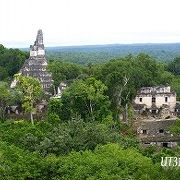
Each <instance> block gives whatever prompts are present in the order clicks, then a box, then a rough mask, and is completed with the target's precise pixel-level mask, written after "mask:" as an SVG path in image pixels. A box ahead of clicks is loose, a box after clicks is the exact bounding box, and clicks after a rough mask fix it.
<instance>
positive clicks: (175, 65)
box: [167, 57, 180, 75]
mask: <svg viewBox="0 0 180 180" xmlns="http://www.w3.org/2000/svg"><path fill="white" fill-rule="evenodd" d="M167 69H168V70H169V71H170V72H172V73H173V74H175V75H180V57H176V58H175V59H174V60H173V61H172V62H170V63H169V64H168V67H167Z"/></svg>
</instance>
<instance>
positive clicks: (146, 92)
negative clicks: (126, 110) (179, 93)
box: [134, 86, 176, 116]
mask: <svg viewBox="0 0 180 180" xmlns="http://www.w3.org/2000/svg"><path fill="white" fill-rule="evenodd" d="M134 103H135V104H134V107H135V110H136V111H138V112H139V113H142V112H143V111H145V110H146V111H148V112H149V113H151V114H153V115H157V114H161V115H165V116H168V115H172V114H173V113H174V112H175V107H176V93H175V92H173V91H171V87H170V86H157V87H143V88H141V89H140V91H139V92H138V93H137V96H136V98H135V100H134Z"/></svg>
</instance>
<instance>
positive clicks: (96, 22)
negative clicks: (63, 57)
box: [0, 0, 180, 47]
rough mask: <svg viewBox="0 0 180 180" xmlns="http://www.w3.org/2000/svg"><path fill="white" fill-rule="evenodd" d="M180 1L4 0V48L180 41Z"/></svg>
mask: <svg viewBox="0 0 180 180" xmlns="http://www.w3.org/2000/svg"><path fill="white" fill-rule="evenodd" d="M179 9H180V0H0V44H3V45H5V46H6V47H29V45H30V44H32V43H33V42H34V40H35V37H36V33H37V30H38V29H42V30H43V33H44V43H45V46H57V45H60V46H62V45H84V44H112V43H119V44H126V43H162V42H163V43H166V42H180V10H179Z"/></svg>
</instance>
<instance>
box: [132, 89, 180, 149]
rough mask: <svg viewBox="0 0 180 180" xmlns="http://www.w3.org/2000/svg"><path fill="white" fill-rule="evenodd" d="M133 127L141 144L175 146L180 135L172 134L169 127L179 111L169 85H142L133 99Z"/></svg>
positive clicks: (179, 139)
mask: <svg viewBox="0 0 180 180" xmlns="http://www.w3.org/2000/svg"><path fill="white" fill-rule="evenodd" d="M134 110H135V112H136V119H135V123H134V126H135V129H136V131H137V135H138V137H139V139H140V141H141V142H142V144H143V145H157V146H161V147H175V146H176V145H177V142H180V136H173V135H172V134H171V133H170V132H169V127H170V126H171V125H173V124H174V122H175V121H176V119H177V117H178V113H179V104H178V103H177V102H176V93H175V92H173V91H171V87H170V86H158V87H143V88H141V89H140V90H139V91H138V93H137V95H136V97H135V100H134Z"/></svg>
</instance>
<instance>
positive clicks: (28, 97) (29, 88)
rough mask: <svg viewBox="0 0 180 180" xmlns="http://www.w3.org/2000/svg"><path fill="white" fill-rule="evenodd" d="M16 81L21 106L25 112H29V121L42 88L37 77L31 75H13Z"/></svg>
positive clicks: (40, 95)
mask: <svg viewBox="0 0 180 180" xmlns="http://www.w3.org/2000/svg"><path fill="white" fill-rule="evenodd" d="M15 78H16V79H17V81H18V87H17V88H18V89H20V91H21V92H22V95H23V99H22V107H23V108H24V109H25V112H28V113H30V115H31V122H32V124H34V121H33V113H34V112H35V110H36V109H35V105H36V103H37V101H38V100H40V99H41V97H42V94H43V88H42V85H41V83H40V82H39V80H38V79H36V78H33V77H27V76H21V75H17V76H16V77H15Z"/></svg>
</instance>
